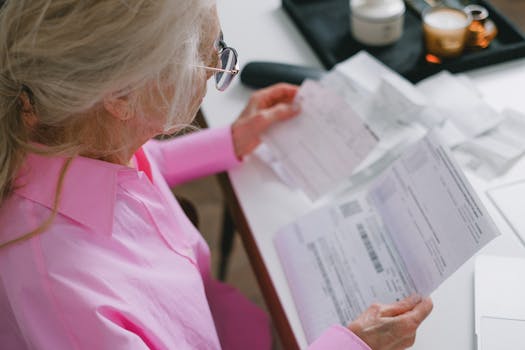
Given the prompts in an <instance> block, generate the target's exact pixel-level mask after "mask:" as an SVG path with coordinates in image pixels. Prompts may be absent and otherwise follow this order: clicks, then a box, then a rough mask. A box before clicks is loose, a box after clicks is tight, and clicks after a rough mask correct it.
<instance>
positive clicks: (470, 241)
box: [275, 133, 498, 342]
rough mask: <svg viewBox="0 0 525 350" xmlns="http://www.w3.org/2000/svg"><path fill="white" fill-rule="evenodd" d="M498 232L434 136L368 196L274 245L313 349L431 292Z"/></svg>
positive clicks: (376, 182)
mask: <svg viewBox="0 0 525 350" xmlns="http://www.w3.org/2000/svg"><path fill="white" fill-rule="evenodd" d="M497 234H498V233H497V231H496V229H495V227H494V225H493V223H492V221H491V219H490V218H489V216H488V214H487V212H486V210H485V209H484V207H483V205H482V204H481V202H480V201H479V199H478V198H477V196H476V194H475V193H474V191H473V189H472V187H471V186H470V184H469V183H468V182H467V180H466V178H465V176H464V175H463V174H462V172H461V170H460V169H459V167H458V166H457V164H456V163H455V161H454V160H453V159H452V158H451V156H450V153H449V151H448V150H447V149H445V148H444V147H442V145H441V143H440V142H439V141H438V138H437V136H436V135H435V134H434V133H430V134H429V135H427V136H426V137H425V138H423V139H422V140H421V141H419V142H418V143H416V144H415V145H413V146H411V147H409V148H407V149H406V150H405V151H404V152H403V153H402V155H401V156H400V157H399V158H398V159H397V160H396V161H395V162H394V163H392V165H391V166H390V167H388V168H387V169H386V170H385V171H384V172H383V173H381V174H380V175H379V176H377V177H376V178H374V179H373V180H372V181H371V182H369V183H368V184H367V185H366V186H365V187H364V188H361V189H360V190H359V191H356V192H353V193H351V194H346V195H345V196H344V197H342V198H341V199H339V200H338V201H337V203H335V204H333V205H329V206H326V207H323V208H320V209H317V210H316V211H314V212H312V213H310V214H308V215H306V216H304V217H302V218H300V219H298V220H296V221H295V222H294V223H292V224H290V225H288V226H286V227H284V228H283V229H281V230H280V231H279V232H278V233H277V235H276V237H275V245H276V248H277V251H278V254H279V258H280V260H281V264H282V266H283V269H284V271H285V274H286V277H287V280H288V284H289V287H290V290H291V292H292V296H293V298H294V301H295V303H296V306H297V310H298V313H299V317H300V319H301V322H302V325H303V328H304V331H305V334H306V337H307V340H308V342H312V341H313V340H315V339H316V338H317V337H318V336H319V335H320V334H321V333H322V332H323V331H324V330H326V329H327V328H328V327H329V326H330V325H332V324H334V323H340V324H342V325H347V324H348V323H349V322H350V321H351V320H353V319H355V318H356V317H357V316H358V315H359V314H360V313H362V312H363V311H364V310H365V309H366V308H367V307H368V306H369V305H370V304H372V303H374V302H381V303H391V302H394V301H397V300H400V299H402V298H404V297H406V296H408V295H410V294H412V293H419V294H421V295H428V294H430V293H431V292H432V291H433V290H434V289H436V288H437V287H438V286H439V284H441V283H442V282H443V281H444V280H445V279H446V278H447V277H449V276H450V275H451V274H452V273H453V272H454V271H455V270H457V269H458V268H459V267H460V266H461V265H462V264H463V263H464V262H465V261H467V260H468V259H469V258H470V257H471V256H473V255H474V254H475V253H476V252H477V251H478V250H479V249H480V248H481V247H483V246H484V245H485V244H487V243H488V242H489V241H490V240H492V239H493V238H495V237H496V236H497Z"/></svg>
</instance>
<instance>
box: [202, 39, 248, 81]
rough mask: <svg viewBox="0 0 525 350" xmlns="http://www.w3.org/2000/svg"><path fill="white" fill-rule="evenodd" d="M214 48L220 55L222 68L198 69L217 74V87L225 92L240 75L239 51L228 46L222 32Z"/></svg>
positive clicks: (204, 67)
mask: <svg viewBox="0 0 525 350" xmlns="http://www.w3.org/2000/svg"><path fill="white" fill-rule="evenodd" d="M214 47H215V49H216V50H217V54H218V55H219V64H220V68H218V67H206V66H196V67H197V68H203V69H207V70H211V71H213V72H215V73H214V76H215V87H216V88H217V90H219V91H224V90H226V89H227V88H228V86H230V83H231V82H232V80H233V78H234V77H235V76H236V75H237V74H238V73H239V62H238V59H237V51H235V49H234V48H233V47H229V46H228V45H226V43H225V42H224V38H223V35H222V32H221V34H220V36H219V38H218V39H217V40H216V41H215V44H214Z"/></svg>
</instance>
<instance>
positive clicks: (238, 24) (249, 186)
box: [202, 0, 525, 350]
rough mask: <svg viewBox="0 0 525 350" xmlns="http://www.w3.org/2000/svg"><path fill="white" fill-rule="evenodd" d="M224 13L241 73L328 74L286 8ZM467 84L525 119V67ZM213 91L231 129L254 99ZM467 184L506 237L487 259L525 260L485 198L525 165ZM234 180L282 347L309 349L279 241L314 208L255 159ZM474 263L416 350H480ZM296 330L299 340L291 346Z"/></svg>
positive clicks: (215, 113) (219, 114) (264, 3)
mask: <svg viewBox="0 0 525 350" xmlns="http://www.w3.org/2000/svg"><path fill="white" fill-rule="evenodd" d="M218 10H219V17H220V18H221V22H222V28H223V31H224V34H225V40H226V42H227V43H228V45H231V46H232V47H235V48H236V49H237V50H238V52H239V56H240V60H241V67H242V65H243V64H245V63H247V62H249V61H254V60H268V61H277V62H284V63H292V64H299V65H307V66H312V67H321V64H320V62H319V60H318V59H317V58H316V56H315V54H314V53H313V51H312V50H311V49H310V47H309V46H308V44H307V43H306V42H305V41H304V39H303V37H302V36H301V34H300V33H299V32H298V30H297V29H296V28H295V27H294V25H293V24H292V22H291V20H290V19H289V18H288V17H287V15H286V13H285V12H284V11H283V10H282V9H281V7H280V1H279V0H258V1H256V0H242V1H239V0H237V1H234V0H218ZM468 76H469V77H471V78H472V79H473V80H474V82H475V84H476V85H477V87H478V88H479V89H480V90H481V91H482V92H483V93H484V94H485V95H486V98H487V100H488V101H489V102H490V103H491V104H493V105H494V106H495V107H496V108H498V109H501V108H502V107H512V108H515V109H517V110H520V111H524V112H525V91H524V89H523V88H522V87H523V86H524V85H525V60H524V59H520V60H516V61H513V62H510V63H505V64H500V65H497V66H492V67H488V68H485V69H481V70H478V71H472V72H469V73H468ZM208 91H209V92H208V96H207V97H206V99H205V101H204V103H203V106H202V110H203V113H204V115H205V118H206V121H207V123H208V124H209V126H210V127H217V126H222V125H226V124H229V123H231V122H232V121H233V120H234V119H235V118H236V117H237V115H238V114H239V113H240V111H241V109H242V108H243V107H244V105H245V103H246V101H247V99H248V97H249V96H250V94H251V93H252V90H250V89H248V88H246V87H244V86H243V85H241V83H240V81H239V80H238V79H237V81H236V82H234V83H233V84H232V86H231V87H230V88H229V90H228V91H227V92H225V93H219V92H217V91H216V90H215V88H214V86H213V84H212V83H210V85H209V86H208ZM524 137H525V135H524ZM468 177H469V179H470V180H471V182H472V184H473V185H474V187H475V189H476V191H477V192H478V195H479V196H480V197H481V198H482V201H483V202H484V203H485V205H486V206H487V208H488V210H489V212H490V214H491V215H492V217H493V219H494V221H495V222H496V225H497V226H498V228H499V229H500V232H501V234H502V235H501V236H500V237H498V238H497V239H495V240H494V241H493V242H491V243H490V244H489V245H488V246H487V247H485V248H484V249H483V250H482V251H481V254H494V255H505V256H523V257H525V248H524V247H523V245H522V244H521V243H520V241H519V240H518V239H517V237H516V236H515V234H514V233H513V232H512V230H511V229H510V227H509V226H508V225H507V224H506V223H505V221H504V220H503V218H502V217H501V215H500V214H499V213H498V212H497V210H496V208H495V207H494V206H493V205H492V203H491V202H489V200H488V198H487V196H486V193H485V190H486V189H487V188H491V187H494V186H496V185H498V184H503V183H508V182H511V181H513V180H517V179H523V178H525V161H521V162H520V163H519V164H518V165H516V166H515V167H514V168H513V169H512V170H511V171H510V172H509V173H508V174H506V175H505V176H503V177H501V178H498V179H496V180H494V181H491V182H490V183H488V182H485V181H482V180H481V179H479V178H477V177H476V176H474V175H472V174H468ZM229 178H230V181H231V184H232V186H233V189H234V192H235V196H236V199H237V201H238V205H239V206H240V209H241V211H242V214H243V215H244V218H243V219H245V221H244V224H245V225H244V226H245V227H244V228H245V229H248V231H249V232H248V234H251V235H252V236H253V237H252V238H253V241H252V246H251V248H252V249H253V248H254V247H255V248H256V249H257V250H258V252H259V253H260V257H261V258H262V262H263V264H264V268H265V269H266V271H263V273H267V274H268V276H263V278H261V279H259V282H262V283H263V284H264V285H263V286H261V287H262V288H263V290H264V289H265V288H267V287H268V285H267V284H270V282H269V281H270V280H271V283H272V284H273V288H274V291H275V293H276V295H277V296H278V300H273V301H271V300H270V301H268V300H267V301H268V302H269V307H270V309H271V311H272V316H273V317H274V320H275V318H279V317H281V320H280V321H278V322H277V327H278V330H279V331H280V335H281V337H285V338H288V339H282V340H283V342H284V344H285V346H286V348H288V347H293V346H294V343H295V341H296V342H297V344H298V345H299V347H300V348H305V347H306V340H305V337H304V333H303V331H302V328H301V324H300V321H299V318H298V315H297V311H296V308H295V305H294V302H293V300H292V298H291V294H290V290H289V289H288V285H287V282H286V279H285V276H284V273H283V271H282V269H281V266H280V264H279V260H278V257H277V253H276V250H275V248H274V245H273V242H272V238H273V235H274V233H275V232H276V230H277V229H278V228H279V227H281V226H283V225H285V224H287V223H289V222H290V221H292V220H294V219H295V218H297V217H298V216H300V215H302V214H304V213H306V212H308V211H309V210H311V209H312V206H313V204H312V203H311V202H310V201H309V200H308V199H307V198H306V197H305V196H304V195H303V194H302V193H300V192H297V191H292V190H290V189H289V188H288V187H286V186H285V185H284V184H283V183H281V182H280V180H279V179H278V178H277V177H276V176H275V175H274V174H273V173H272V171H271V170H270V169H269V168H268V167H267V166H266V165H264V164H263V163H261V162H260V161H258V160H257V159H256V158H251V159H248V160H246V161H245V162H244V164H243V165H242V166H241V167H238V168H237V169H234V170H232V171H230V172H229ZM524 211H525V209H524ZM249 254H250V253H249ZM250 255H251V254H250ZM252 262H253V261H252ZM259 263H260V261H259ZM473 263H474V260H473V259H471V260H469V261H468V262H467V263H466V264H465V265H463V266H462V267H461V268H460V269H459V270H458V271H457V272H456V273H454V274H453V276H452V277H451V278H449V279H448V280H447V281H446V282H445V283H443V284H442V285H441V286H440V287H439V288H438V289H437V290H436V291H435V292H434V293H433V294H432V299H433V301H434V310H433V312H432V314H431V315H430V316H429V318H428V319H427V320H426V321H425V322H424V323H423V325H422V326H421V327H420V329H419V331H418V335H417V340H416V343H415V345H414V347H413V349H425V350H432V349H436V350H437V349H439V350H443V349H475V344H476V343H475V342H476V340H475V334H474V289H473V267H474V264H473ZM256 270H257V269H256ZM263 270H264V269H263ZM260 271H261V270H260V269H259V273H261V272H260ZM259 277H261V276H259ZM268 277H269V278H268ZM521 278H523V276H522V277H521ZM270 287H271V286H270ZM268 295H270V296H268ZM265 297H267V298H271V297H272V293H270V294H268V293H265ZM273 297H275V294H274V295H273ZM279 302H280V305H281V306H282V309H280V308H279ZM276 305H277V307H276ZM283 310H284V313H285V315H286V318H287V322H288V324H289V328H287V327H284V326H283V325H285V323H286V319H284V318H282V314H280V313H282V311H283ZM283 322H284V323H283ZM279 328H281V329H279ZM282 328H284V329H282ZM286 328H287V329H286ZM290 328H291V331H292V332H293V335H294V337H295V340H294V339H289V338H290V337H291V334H290V332H289V331H290Z"/></svg>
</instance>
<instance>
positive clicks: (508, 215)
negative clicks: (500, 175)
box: [487, 180, 525, 244]
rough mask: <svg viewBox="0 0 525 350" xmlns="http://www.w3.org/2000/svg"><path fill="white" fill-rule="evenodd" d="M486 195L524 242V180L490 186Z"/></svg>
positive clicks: (524, 242)
mask: <svg viewBox="0 0 525 350" xmlns="http://www.w3.org/2000/svg"><path fill="white" fill-rule="evenodd" d="M487 195H488V197H489V198H490V200H491V201H492V202H493V203H494V205H495V206H496V208H498V211H499V212H500V214H501V216H503V218H504V219H505V221H507V224H508V225H509V226H510V227H511V228H512V231H514V233H515V234H516V236H517V237H518V238H519V239H520V240H521V242H522V243H523V244H525V215H524V210H525V209H524V208H525V180H521V181H516V182H513V183H510V184H505V185H502V186H498V187H495V188H491V189H489V190H488V191H487Z"/></svg>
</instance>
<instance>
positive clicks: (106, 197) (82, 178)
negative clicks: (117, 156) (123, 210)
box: [14, 154, 139, 235]
mask: <svg viewBox="0 0 525 350" xmlns="http://www.w3.org/2000/svg"><path fill="white" fill-rule="evenodd" d="M64 162H65V159H64V158H62V157H45V156H40V155H36V154H29V155H28V156H27V158H26V161H25V163H24V166H23V167H22V170H21V171H20V175H19V177H18V179H17V181H16V189H15V190H14V192H15V193H16V194H18V195H20V196H22V197H25V198H27V199H29V200H32V201H35V202H37V203H39V204H41V205H44V206H46V207H48V208H50V209H52V208H53V203H54V200H55V193H56V186H57V182H58V178H59V174H60V171H61V169H62V166H63V165H64ZM122 174H135V175H136V176H137V177H138V176H139V175H138V171H137V170H136V169H132V168H129V167H126V166H123V165H117V164H112V163H109V162H104V161H100V160H96V159H91V158H85V157H76V158H74V159H73V161H72V162H71V165H70V166H69V169H68V170H67V173H66V175H65V178H64V182H63V189H62V195H61V199H60V203H59V207H58V212H59V213H60V214H62V215H64V216H67V217H68V218H70V219H72V220H75V221H77V222H78V223H80V224H82V225H84V226H87V227H89V228H91V229H92V230H93V231H94V232H99V233H103V234H106V235H110V234H111V232H112V225H113V211H114V206H115V198H116V191H117V185H118V178H119V175H122Z"/></svg>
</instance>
